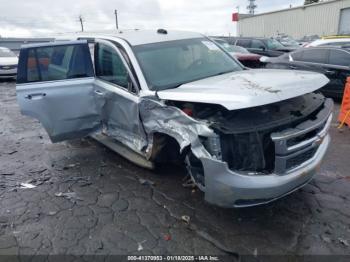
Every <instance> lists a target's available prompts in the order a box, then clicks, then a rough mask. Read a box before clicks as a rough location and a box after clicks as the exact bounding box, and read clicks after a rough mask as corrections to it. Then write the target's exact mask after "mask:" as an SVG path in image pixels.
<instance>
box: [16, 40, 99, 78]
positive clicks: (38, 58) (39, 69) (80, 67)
mask: <svg viewBox="0 0 350 262" xmlns="http://www.w3.org/2000/svg"><path fill="white" fill-rule="evenodd" d="M93 76H94V72H93V68H92V62H91V58H90V54H89V50H88V47H87V45H85V44H73V45H58V46H47V47H33V48H28V49H24V50H22V51H21V54H20V60H19V66H18V76H17V82H18V83H28V82H42V81H54V80H64V79H73V78H82V77H93Z"/></svg>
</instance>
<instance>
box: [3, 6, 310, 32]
mask: <svg viewBox="0 0 350 262" xmlns="http://www.w3.org/2000/svg"><path fill="white" fill-rule="evenodd" d="M247 2H248V1H247V0H55V1H53V0H0V6H1V13H0V35H1V36H2V37H9V36H10V37H13V36H49V35H52V34H55V33H64V32H75V31H79V30H80V23H79V21H78V17H79V15H81V16H82V17H83V19H84V27H85V30H86V31H98V30H109V29H114V28H115V17H114V9H118V14H119V15H118V17H119V27H120V28H122V29H123V28H124V29H131V28H139V29H144V28H148V29H154V28H168V29H181V30H189V31H198V32H201V33H206V34H229V33H231V34H235V32H236V27H235V23H233V22H232V21H231V14H232V13H233V12H234V11H237V6H240V12H241V13H244V12H246V11H247V10H246V6H247ZM303 2H304V0H257V1H256V4H257V5H258V8H257V13H262V12H266V11H272V10H276V9H281V8H288V7H289V6H290V5H292V6H298V5H301V4H302V3H303Z"/></svg>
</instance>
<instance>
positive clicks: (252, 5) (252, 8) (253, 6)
mask: <svg viewBox="0 0 350 262" xmlns="http://www.w3.org/2000/svg"><path fill="white" fill-rule="evenodd" d="M255 1H256V0H248V3H249V5H248V6H247V9H248V12H249V14H251V15H254V14H255V9H256V8H257V7H258V6H257V5H256V4H255Z"/></svg>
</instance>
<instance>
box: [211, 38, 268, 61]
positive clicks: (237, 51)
mask: <svg viewBox="0 0 350 262" xmlns="http://www.w3.org/2000/svg"><path fill="white" fill-rule="evenodd" d="M212 40H213V41H214V42H215V43H217V44H218V45H220V46H221V47H222V48H224V49H225V50H226V51H227V52H229V53H230V54H231V55H232V56H233V57H235V58H237V59H238V60H239V62H241V63H242V64H243V65H244V66H246V67H249V68H259V67H262V65H263V63H261V62H260V58H261V55H257V54H253V53H251V52H249V51H248V50H247V49H245V48H244V47H241V46H237V45H230V44H229V43H228V42H226V40H223V39H220V38H212Z"/></svg>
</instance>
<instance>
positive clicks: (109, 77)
mask: <svg viewBox="0 0 350 262" xmlns="http://www.w3.org/2000/svg"><path fill="white" fill-rule="evenodd" d="M95 67H96V76H97V77H99V78H101V79H103V80H105V81H107V82H110V83H113V84H116V85H118V86H121V87H124V88H126V89H129V83H130V81H129V79H130V78H129V74H128V71H127V69H126V68H125V66H124V63H123V61H122V59H121V57H120V56H119V54H118V53H117V52H116V51H115V50H114V49H113V48H111V47H109V46H107V45H104V44H98V45H97V52H96V53H95Z"/></svg>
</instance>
